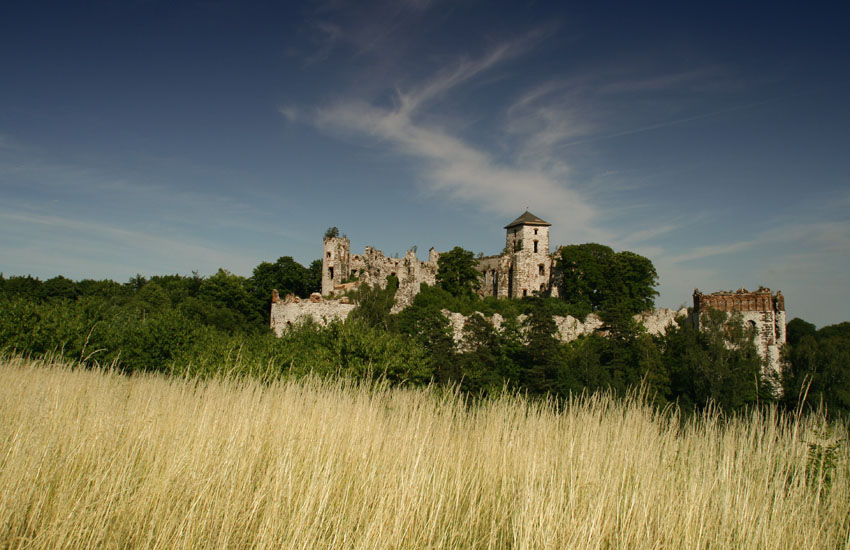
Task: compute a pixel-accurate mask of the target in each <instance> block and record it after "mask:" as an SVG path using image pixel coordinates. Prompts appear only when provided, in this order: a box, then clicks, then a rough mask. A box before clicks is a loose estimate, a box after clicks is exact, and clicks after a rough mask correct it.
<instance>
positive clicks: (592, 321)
mask: <svg viewBox="0 0 850 550" xmlns="http://www.w3.org/2000/svg"><path fill="white" fill-rule="evenodd" d="M442 313H443V315H444V316H445V317H446V318H447V319H448V320H449V324H450V325H451V328H452V336H453V338H454V341H455V344H456V345H457V346H458V348H459V349H461V350H463V349H464V343H463V329H464V326H466V322H467V320H468V319H469V317H468V316H464V315H463V314H461V313H456V312H452V311H449V310H447V309H444V310H442ZM473 315H481V314H480V313H473ZM525 318H526V316H525V315H520V316H519V317H518V318H517V320H518V321H519V322H520V324H522V322H523V321H524V320H525ZM677 318H684V320H685V321H686V322H690V317H689V315H688V310H687V308H682V309H680V310H678V311H676V310H674V309H655V310H652V311H646V312H644V313H640V314H638V315H635V316H634V319H635V321H637V322H638V323H640V324H642V325H643V326H644V327H645V328H646V331H647V333H649V334H652V335H661V336H663V335H664V334H666V332H667V329H668V328H669V327H670V326H671V325H673V324H675V323H676V319H677ZM485 319H487V321H489V322H490V323H491V324H492V325H493V327H494V328H495V329H496V330H499V331H501V328H502V322H503V321H504V318H503V317H502V316H501V315H499V314H498V313H496V314H495V315H493V316H492V317H489V318H487V317H485ZM553 319H554V320H555V325H556V326H557V327H558V335H557V337H558V339H559V340H560V341H561V342H572V341H573V340H575V339H576V338H578V337H580V336H586V335H589V334H592V333H594V332H596V331H598V330H600V329H601V328H602V325H603V323H602V319H600V318H599V316H598V315H596V314H594V313H591V314H590V315H588V316H587V317H586V318H585V319H584V321H582V320H580V319H577V318H575V317H573V316H571V315H567V316H566V317H561V316H559V315H555V316H553Z"/></svg>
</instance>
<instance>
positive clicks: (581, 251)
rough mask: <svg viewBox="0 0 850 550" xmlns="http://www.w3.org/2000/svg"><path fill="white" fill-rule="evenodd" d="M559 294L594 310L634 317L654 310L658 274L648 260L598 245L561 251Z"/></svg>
mask: <svg viewBox="0 0 850 550" xmlns="http://www.w3.org/2000/svg"><path fill="white" fill-rule="evenodd" d="M558 267H559V270H560V277H561V279H560V282H559V283H560V295H561V297H562V298H563V299H564V300H566V301H568V302H571V303H573V304H576V305H577V306H580V307H584V308H587V309H589V310H591V311H609V310H614V309H616V310H620V311H622V312H624V313H627V314H630V315H634V314H636V313H640V312H641V311H645V310H647V309H651V308H652V307H653V305H654V303H655V296H657V295H658V292H657V291H656V290H655V286H657V284H658V273H657V272H656V270H655V266H653V264H652V261H650V260H649V259H648V258H645V257H643V256H640V255H638V254H635V253H634V252H629V251H623V252H617V253H615V252H614V251H613V250H612V249H611V248H610V247H607V246H604V245H601V244H596V243H588V244H579V245H569V246H565V247H563V248H561V257H560V260H559V262H558Z"/></svg>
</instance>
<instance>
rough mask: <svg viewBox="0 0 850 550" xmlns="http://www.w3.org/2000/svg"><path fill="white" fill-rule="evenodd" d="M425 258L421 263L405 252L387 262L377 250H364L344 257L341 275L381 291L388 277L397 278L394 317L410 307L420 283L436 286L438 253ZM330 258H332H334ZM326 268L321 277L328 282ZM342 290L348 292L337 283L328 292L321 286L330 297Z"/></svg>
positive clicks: (370, 248) (411, 253)
mask: <svg viewBox="0 0 850 550" xmlns="http://www.w3.org/2000/svg"><path fill="white" fill-rule="evenodd" d="M326 256H327V253H326ZM428 257H429V260H428V261H427V262H420V261H419V259H418V258H417V257H416V253H415V252H413V251H412V250H408V251H407V254H405V256H404V257H403V258H390V257H388V256H385V255H384V253H383V252H381V251H380V250H377V249H375V248H373V247H371V246H367V247H366V249H365V251H364V252H363V254H354V255H348V256H346V258H347V262H346V263H345V266H344V268H343V269H342V271H344V272H345V273H347V276H348V277H350V278H352V279H356V281H357V284H368V285H370V286H377V287H380V288H386V286H387V278H388V277H390V276H395V277H397V278H398V282H399V286H398V291H397V292H396V304H395V307H394V308H393V312H394V313H395V312H397V311H400V310H402V309H404V308H405V307H407V306H409V305H410V304H412V303H413V298H414V296H416V294H418V293H419V287H420V285H421V284H422V283H427V284H429V285H434V284H436V282H437V259H438V258H439V253H438V252H436V251H434V249H431V250H430V251H429V255H428ZM329 258H333V254H332V255H331V256H330V257H329ZM328 267H331V266H326V267H325V269H326V273H325V274H324V276H325V277H328V278H329V274H328V272H327V268H328ZM323 282H324V277H323ZM345 290H348V288H346V287H345V286H343V285H341V284H339V283H337V284H335V285H333V286H331V287H330V288H326V287H325V286H324V284H323V286H322V293H323V294H325V295H333V294H335V293H341V292H343V291H345Z"/></svg>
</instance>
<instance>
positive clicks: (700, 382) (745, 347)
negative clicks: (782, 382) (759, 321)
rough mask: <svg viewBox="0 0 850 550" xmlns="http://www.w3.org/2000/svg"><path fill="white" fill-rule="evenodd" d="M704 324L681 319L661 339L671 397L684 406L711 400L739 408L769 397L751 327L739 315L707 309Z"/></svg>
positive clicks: (704, 404) (693, 406)
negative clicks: (699, 327)
mask: <svg viewBox="0 0 850 550" xmlns="http://www.w3.org/2000/svg"><path fill="white" fill-rule="evenodd" d="M701 322H702V330H697V329H696V328H694V327H693V325H691V324H690V323H688V322H687V321H686V320H685V319H680V320H679V326H677V327H670V328H669V329H668V330H667V334H666V336H665V337H664V338H663V340H662V344H661V346H662V361H663V363H664V366H665V368H666V370H667V372H669V375H670V389H671V394H672V395H671V396H670V399H671V400H673V399H678V400H679V403H680V405H682V406H683V407H684V408H685V409H686V410H701V409H703V408H705V407H707V406H709V405H710V404H714V405H717V406H720V407H721V408H722V409H723V410H725V411H730V412H731V411H737V410H741V409H743V408H745V407H747V406H750V405H755V404H756V403H758V402H764V401H767V400H769V399H770V398H771V392H770V391H769V389H768V388H767V386H766V384H765V381H764V380H763V379H762V375H761V370H762V362H761V358H760V357H759V356H758V353H757V351H756V348H755V344H754V343H753V338H754V336H755V334H754V331H753V330H752V329H750V328H748V327H746V326H745V325H744V323H743V321H742V319H741V316H740V315H739V314H738V315H732V316H731V317H730V316H728V314H727V313H725V312H723V311H717V310H713V309H710V310H708V311H706V312H704V313H703V314H702V321H701Z"/></svg>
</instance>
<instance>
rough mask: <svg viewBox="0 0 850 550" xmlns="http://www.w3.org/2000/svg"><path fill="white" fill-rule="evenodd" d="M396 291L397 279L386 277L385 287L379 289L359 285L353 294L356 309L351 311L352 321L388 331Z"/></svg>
mask: <svg viewBox="0 0 850 550" xmlns="http://www.w3.org/2000/svg"><path fill="white" fill-rule="evenodd" d="M396 290H398V278H397V277H395V276H390V277H387V286H386V287H385V288H381V287H378V286H375V287H372V286H369V285H367V284H361V285H360V286H359V287H358V289H357V290H356V291H355V292H354V295H353V298H354V303H355V304H357V307H356V308H354V309H353V310H352V311H351V315H350V316H349V318H350V319H351V320H352V321H361V322H363V323H365V324H366V325H368V326H370V327H373V328H380V329H383V330H390V328H391V323H392V321H391V317H390V310H391V309H392V307H393V304H394V303H395V293H396Z"/></svg>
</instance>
